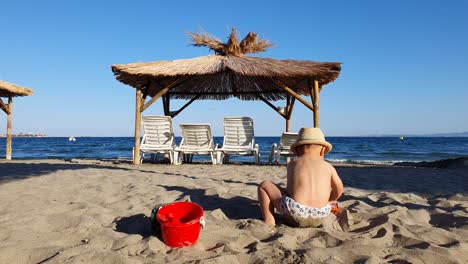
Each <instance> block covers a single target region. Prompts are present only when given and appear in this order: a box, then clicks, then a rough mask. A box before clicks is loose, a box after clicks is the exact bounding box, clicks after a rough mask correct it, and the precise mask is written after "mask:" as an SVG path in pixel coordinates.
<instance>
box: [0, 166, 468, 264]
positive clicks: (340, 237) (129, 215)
mask: <svg viewBox="0 0 468 264" xmlns="http://www.w3.org/2000/svg"><path fill="white" fill-rule="evenodd" d="M285 169H286V168H285V166H284V165H282V166H267V165H264V166H255V165H208V164H183V165H179V166H171V165H165V164H143V165H140V166H133V165H130V164H126V163H124V162H120V163H119V162H112V161H97V160H71V161H62V160H22V161H18V160H17V161H0V201H1V203H0V263H184V262H188V263H223V264H226V263H468V211H467V210H468V209H467V207H468V197H467V189H468V188H467V186H468V181H467V180H466V177H467V175H468V174H467V169H466V168H458V169H457V168H455V169H450V168H446V169H440V168H421V167H395V166H393V167H382V166H380V167H375V166H338V167H337V170H338V173H339V174H340V176H341V177H342V179H343V182H344V184H345V194H344V196H343V197H342V198H341V199H340V206H341V207H342V208H344V209H345V210H344V211H342V215H341V217H340V218H339V219H338V218H337V217H336V216H334V215H332V216H329V217H328V218H327V219H326V221H325V222H324V225H323V226H322V227H320V228H305V229H300V228H292V227H289V226H286V225H284V224H281V223H280V224H279V225H278V226H276V227H269V226H266V225H264V224H263V222H262V221H261V220H260V211H259V207H258V202H257V189H256V188H257V185H258V183H259V182H260V181H261V180H263V179H270V180H272V181H274V182H278V183H281V182H283V183H284V182H285ZM187 198H190V199H191V200H192V201H193V202H196V203H198V204H200V205H201V206H202V207H203V208H204V210H205V218H206V222H207V224H206V227H205V229H204V230H202V233H201V235H200V238H199V240H198V243H197V244H195V245H193V246H191V247H184V248H178V249H172V248H170V247H168V246H166V245H165V244H164V243H163V242H162V241H161V240H160V239H159V238H158V237H156V236H154V235H153V234H152V231H151V228H150V220H149V216H150V212H151V209H152V208H153V207H154V206H155V205H157V204H162V203H169V202H173V201H175V200H183V199H187Z"/></svg>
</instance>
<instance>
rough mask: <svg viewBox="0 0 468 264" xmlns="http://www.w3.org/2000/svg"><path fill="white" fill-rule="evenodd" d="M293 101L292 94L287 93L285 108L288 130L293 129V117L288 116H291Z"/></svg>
mask: <svg viewBox="0 0 468 264" xmlns="http://www.w3.org/2000/svg"><path fill="white" fill-rule="evenodd" d="M290 103H291V96H290V95H289V94H287V95H286V108H285V109H284V110H285V111H284V113H285V114H286V118H285V119H286V132H289V131H291V119H289V118H288V116H289V107H290V106H289V104H290Z"/></svg>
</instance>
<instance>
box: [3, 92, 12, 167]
mask: <svg viewBox="0 0 468 264" xmlns="http://www.w3.org/2000/svg"><path fill="white" fill-rule="evenodd" d="M7 108H8V113H7V137H6V155H5V158H6V159H7V160H11V119H12V118H11V117H12V111H13V99H12V97H11V95H10V96H8V105H7Z"/></svg>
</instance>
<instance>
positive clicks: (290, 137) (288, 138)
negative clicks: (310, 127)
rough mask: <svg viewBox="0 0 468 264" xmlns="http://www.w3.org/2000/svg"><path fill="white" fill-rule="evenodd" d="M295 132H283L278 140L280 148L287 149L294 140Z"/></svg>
mask: <svg viewBox="0 0 468 264" xmlns="http://www.w3.org/2000/svg"><path fill="white" fill-rule="evenodd" d="M296 138H297V133H291V132H283V134H282V135H281V139H280V142H279V147H280V148H281V149H289V148H290V147H291V145H292V144H294V142H296Z"/></svg>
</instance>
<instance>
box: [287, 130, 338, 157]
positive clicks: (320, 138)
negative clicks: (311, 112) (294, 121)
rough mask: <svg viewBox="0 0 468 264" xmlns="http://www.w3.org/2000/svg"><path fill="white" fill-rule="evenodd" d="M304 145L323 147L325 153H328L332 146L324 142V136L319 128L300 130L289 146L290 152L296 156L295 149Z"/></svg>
mask: <svg viewBox="0 0 468 264" xmlns="http://www.w3.org/2000/svg"><path fill="white" fill-rule="evenodd" d="M305 144H315V145H321V146H324V147H325V153H328V152H330V150H331V149H332V144H330V143H328V142H327V141H326V140H325V136H324V135H323V133H322V130H320V128H301V130H300V131H299V134H298V135H297V139H296V142H295V143H294V144H292V145H291V151H292V152H293V153H294V154H296V155H297V152H296V148H297V147H299V146H301V145H305Z"/></svg>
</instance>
